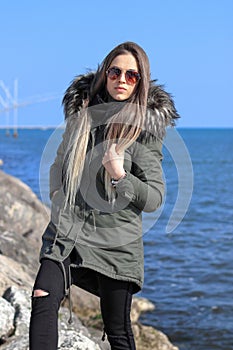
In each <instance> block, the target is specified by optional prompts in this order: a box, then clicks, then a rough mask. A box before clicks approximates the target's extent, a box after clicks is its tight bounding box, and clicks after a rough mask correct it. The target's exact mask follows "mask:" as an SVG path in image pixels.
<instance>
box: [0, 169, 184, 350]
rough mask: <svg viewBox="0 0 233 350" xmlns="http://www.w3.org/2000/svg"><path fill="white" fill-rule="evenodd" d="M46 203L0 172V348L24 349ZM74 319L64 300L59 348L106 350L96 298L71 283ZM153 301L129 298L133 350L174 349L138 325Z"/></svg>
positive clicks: (46, 215)
mask: <svg viewBox="0 0 233 350" xmlns="http://www.w3.org/2000/svg"><path fill="white" fill-rule="evenodd" d="M49 214H50V213H49V209H48V208H46V207H45V206H44V205H43V204H42V203H41V202H40V201H39V199H38V198H37V197H36V195H35V194H34V193H33V192H32V191H31V189H30V188H29V187H28V186H27V185H25V184H24V183H22V182H21V181H20V180H18V179H16V178H14V177H12V176H10V175H7V174H5V173H4V172H2V171H0V266H1V269H0V314H1V317H0V350H28V349H29V345H28V328H29V319H30V308H31V289H32V286H33V282H34V278H35V275H36V272H37V270H38V267H39V263H38V256H39V250H40V246H41V235H42V233H43V230H44V228H45V227H46V225H47V223H48V221H49ZM72 302H73V320H74V321H73V323H72V324H71V325H70V324H68V318H69V315H68V314H69V311H68V309H67V301H64V303H63V305H62V306H61V308H60V312H59V347H58V349H63V350H69V349H72V350H110V346H109V344H108V341H107V340H105V341H104V342H103V341H102V340H101V336H102V328H103V324H102V319H101V313H100V309H99V301H98V298H96V297H94V296H93V295H91V294H89V293H87V292H84V291H83V290H81V289H79V288H76V287H72ZM154 307H155V306H154V305H153V304H152V303H150V302H149V301H148V300H146V299H143V298H137V297H134V299H133V307H132V313H131V319H132V324H133V332H134V334H135V339H136V344H137V350H146V349H150V350H178V348H177V347H175V346H174V345H172V344H171V343H170V341H169V340H168V338H167V336H166V335H165V334H163V333H161V332H160V331H158V330H156V329H154V328H152V327H148V326H144V325H142V324H140V322H139V317H140V314H141V313H142V312H147V311H151V310H153V309H154Z"/></svg>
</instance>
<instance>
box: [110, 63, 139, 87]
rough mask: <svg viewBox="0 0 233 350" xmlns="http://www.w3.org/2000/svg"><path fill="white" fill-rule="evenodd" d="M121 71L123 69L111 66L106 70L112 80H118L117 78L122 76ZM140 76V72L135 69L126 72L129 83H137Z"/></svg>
mask: <svg viewBox="0 0 233 350" xmlns="http://www.w3.org/2000/svg"><path fill="white" fill-rule="evenodd" d="M121 73H122V69H120V68H118V67H111V68H109V69H108V70H107V71H106V74H107V77H108V78H109V79H111V80H116V79H117V78H119V76H121ZM140 78H141V77H140V74H139V73H138V72H136V71H135V70H131V69H129V70H127V71H126V72H125V79H126V82H127V84H130V85H133V84H136V83H137V82H138V81H139V79H140Z"/></svg>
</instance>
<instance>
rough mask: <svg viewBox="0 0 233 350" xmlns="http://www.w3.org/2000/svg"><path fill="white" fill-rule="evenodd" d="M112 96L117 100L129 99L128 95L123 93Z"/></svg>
mask: <svg viewBox="0 0 233 350" xmlns="http://www.w3.org/2000/svg"><path fill="white" fill-rule="evenodd" d="M112 98H114V100H116V101H124V100H127V98H128V97H126V96H123V95H116V96H112Z"/></svg>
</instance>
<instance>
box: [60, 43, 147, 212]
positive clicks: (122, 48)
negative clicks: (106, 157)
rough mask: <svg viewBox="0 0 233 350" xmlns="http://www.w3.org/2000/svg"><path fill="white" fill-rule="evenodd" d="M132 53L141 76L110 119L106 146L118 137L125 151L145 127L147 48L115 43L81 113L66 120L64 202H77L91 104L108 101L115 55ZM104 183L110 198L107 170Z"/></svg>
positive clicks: (118, 142) (96, 75)
mask: <svg viewBox="0 0 233 350" xmlns="http://www.w3.org/2000/svg"><path fill="white" fill-rule="evenodd" d="M129 53H130V54H132V55H133V56H134V58H135V59H136V62H137V65H138V70H139V73H140V76H141V79H140V80H139V81H138V83H137V87H136V89H135V91H134V93H133V94H132V96H131V97H130V98H129V99H128V100H127V103H125V104H124V106H123V108H122V109H121V110H120V111H119V112H117V113H115V114H113V116H112V117H111V118H110V119H109V121H108V123H107V126H106V130H105V131H106V133H105V135H106V136H105V137H106V143H105V144H106V148H108V147H109V146H110V145H111V144H112V142H116V140H117V144H118V150H119V151H124V150H125V149H127V148H128V147H129V146H130V145H131V144H132V143H133V142H134V141H135V140H136V139H137V138H138V136H139V134H140V132H141V130H142V126H143V123H144V118H145V114H146V108H147V99H148V90H149V84H150V66H149V60H148V57H147V55H146V53H145V51H144V50H143V49H142V48H141V47H140V46H139V45H137V44H136V43H133V42H125V43H122V44H120V45H118V46H116V47H115V48H114V49H113V50H112V51H111V52H110V53H109V54H108V55H107V56H106V57H105V59H104V60H103V62H102V64H101V65H100V66H99V67H98V70H97V72H96V74H95V76H94V79H93V82H92V84H91V87H90V94H89V96H88V98H87V99H86V100H85V101H83V106H82V108H81V109H80V111H79V112H78V113H79V115H78V116H75V115H74V116H71V117H69V118H68V121H67V128H68V130H69V132H70V135H69V136H70V137H69V142H68V146H67V149H66V152H65V159H66V161H65V171H64V179H65V188H66V202H65V203H66V204H69V205H71V206H72V205H74V204H75V198H76V194H77V191H78V188H79V186H80V182H81V177H82V172H83V168H84V162H85V156H86V150H87V145H88V139H89V133H90V129H91V118H90V115H89V111H88V107H90V106H91V105H92V104H93V101H94V100H95V98H96V96H99V97H100V98H101V99H102V100H103V101H105V102H107V95H108V94H107V90H106V79H107V78H106V71H107V69H108V68H109V66H110V64H111V62H112V61H113V59H114V58H115V57H117V56H118V55H122V54H129ZM104 183H105V190H106V194H107V198H108V199H109V200H110V201H111V200H112V199H113V198H114V196H115V193H114V189H113V187H112V186H111V184H110V174H109V173H108V172H107V171H105V176H104Z"/></svg>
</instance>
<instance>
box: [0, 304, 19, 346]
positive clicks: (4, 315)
mask: <svg viewBox="0 0 233 350" xmlns="http://www.w3.org/2000/svg"><path fill="white" fill-rule="evenodd" d="M0 310H1V317H0V343H1V342H5V340H6V338H8V337H9V336H10V335H11V334H12V333H13V331H14V329H15V327H14V316H15V309H14V308H13V307H12V306H11V304H10V303H8V302H7V301H6V300H5V299H4V298H0Z"/></svg>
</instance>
